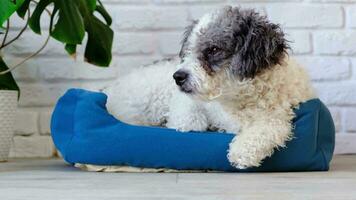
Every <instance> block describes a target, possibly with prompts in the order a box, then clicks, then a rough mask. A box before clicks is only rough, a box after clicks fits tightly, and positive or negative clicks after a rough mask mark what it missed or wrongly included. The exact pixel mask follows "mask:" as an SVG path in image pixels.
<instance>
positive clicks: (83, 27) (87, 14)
mask: <svg viewBox="0 0 356 200" xmlns="http://www.w3.org/2000/svg"><path fill="white" fill-rule="evenodd" d="M52 3H53V4H54V6H53V10H52V16H51V28H50V33H51V36H52V37H53V38H54V39H56V40H58V41H60V42H62V43H64V44H65V50H66V51H67V53H68V54H69V55H71V56H74V57H75V55H76V50H77V45H81V44H82V42H83V39H84V36H85V33H87V35H88V40H87V43H86V48H85V53H84V57H85V60H86V61H87V62H89V63H91V64H94V65H97V66H109V64H110V62H111V59H112V55H111V49H112V42H113V37H114V33H113V31H112V30H111V28H110V25H111V22H112V20H111V17H110V15H109V14H108V12H107V11H106V10H105V8H104V7H103V5H102V4H101V3H100V1H97V0H75V1H74V0H41V1H40V2H39V3H38V5H37V7H36V9H35V10H34V12H33V14H32V16H31V18H30V21H29V26H30V28H31V29H32V30H33V31H34V32H35V33H38V34H41V25H40V20H41V15H42V13H43V12H44V10H45V8H47V6H48V5H50V4H52ZM94 12H98V13H99V14H100V15H101V16H102V17H103V19H104V21H105V22H103V21H101V20H100V19H99V18H97V17H96V16H95V15H94ZM54 18H58V19H57V20H56V22H55V20H54Z"/></svg>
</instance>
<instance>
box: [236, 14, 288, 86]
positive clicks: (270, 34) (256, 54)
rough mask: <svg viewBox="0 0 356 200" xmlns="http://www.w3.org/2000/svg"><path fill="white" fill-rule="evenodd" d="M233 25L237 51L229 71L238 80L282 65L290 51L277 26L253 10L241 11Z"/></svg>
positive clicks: (252, 76)
mask: <svg viewBox="0 0 356 200" xmlns="http://www.w3.org/2000/svg"><path fill="white" fill-rule="evenodd" d="M235 11H236V12H239V13H240V14H238V15H237V19H236V22H235V26H236V27H235V30H236V33H235V34H236V35H235V38H236V41H237V44H236V49H235V55H234V57H233V59H232V63H231V64H232V70H233V72H234V73H235V74H237V76H238V77H239V78H240V79H246V78H254V77H255V76H256V75H257V74H258V73H260V72H262V71H264V70H266V69H269V68H271V67H273V66H274V65H276V64H281V62H282V60H283V58H284V56H285V55H286V51H287V49H288V48H289V47H288V44H287V40H286V39H285V38H284V33H283V31H282V30H281V28H280V26H279V25H277V24H273V23H270V22H268V20H267V19H266V17H263V16H260V15H259V14H258V13H256V12H255V11H253V10H248V11H244V12H243V11H240V10H238V9H237V10H235Z"/></svg>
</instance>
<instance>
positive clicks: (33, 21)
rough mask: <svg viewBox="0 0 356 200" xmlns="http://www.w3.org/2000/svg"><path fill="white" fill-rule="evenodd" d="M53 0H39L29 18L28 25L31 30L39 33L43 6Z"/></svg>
mask: <svg viewBox="0 0 356 200" xmlns="http://www.w3.org/2000/svg"><path fill="white" fill-rule="evenodd" d="M53 1H54V0H41V1H40V2H39V3H38V4H37V6H36V8H35V10H34V11H33V13H32V15H31V18H30V20H29V26H30V28H31V29H32V30H33V32H35V33H37V34H41V15H42V13H43V11H44V10H45V8H46V7H47V6H48V5H49V4H51V3H52V2H53Z"/></svg>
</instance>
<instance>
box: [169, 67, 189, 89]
mask: <svg viewBox="0 0 356 200" xmlns="http://www.w3.org/2000/svg"><path fill="white" fill-rule="evenodd" d="M173 78H174V80H175V81H176V84H177V85H178V86H179V88H180V90H181V91H182V92H185V93H192V91H193V90H192V88H191V86H190V84H189V81H188V79H189V73H188V72H185V71H183V70H178V71H177V72H176V73H174V74H173Z"/></svg>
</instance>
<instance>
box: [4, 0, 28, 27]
mask: <svg viewBox="0 0 356 200" xmlns="http://www.w3.org/2000/svg"><path fill="white" fill-rule="evenodd" d="M23 2H24V0H16V3H14V2H13V0H0V26H2V25H3V24H4V22H5V21H6V20H8V19H9V18H10V16H11V15H12V14H13V13H14V12H15V11H16V10H17V9H18V8H19V7H20V6H21V5H22V4H23Z"/></svg>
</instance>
